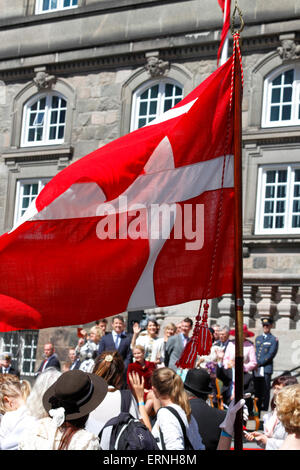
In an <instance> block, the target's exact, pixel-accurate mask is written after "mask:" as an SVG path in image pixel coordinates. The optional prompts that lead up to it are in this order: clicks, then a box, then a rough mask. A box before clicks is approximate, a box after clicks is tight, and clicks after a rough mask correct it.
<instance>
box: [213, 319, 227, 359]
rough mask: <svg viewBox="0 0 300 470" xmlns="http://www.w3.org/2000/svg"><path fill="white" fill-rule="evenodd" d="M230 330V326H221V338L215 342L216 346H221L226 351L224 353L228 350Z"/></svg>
mask: <svg viewBox="0 0 300 470" xmlns="http://www.w3.org/2000/svg"><path fill="white" fill-rule="evenodd" d="M229 331H230V330H229V328H228V326H223V327H221V328H220V330H219V339H218V341H216V342H215V343H214V345H215V346H220V347H221V348H222V350H223V351H224V353H225V351H226V348H227V346H228V343H230V339H229V336H230V334H229Z"/></svg>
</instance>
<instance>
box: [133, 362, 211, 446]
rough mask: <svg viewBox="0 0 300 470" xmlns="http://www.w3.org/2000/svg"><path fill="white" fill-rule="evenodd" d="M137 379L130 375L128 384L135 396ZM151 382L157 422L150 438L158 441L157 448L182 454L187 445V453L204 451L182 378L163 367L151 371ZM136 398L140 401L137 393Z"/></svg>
mask: <svg viewBox="0 0 300 470" xmlns="http://www.w3.org/2000/svg"><path fill="white" fill-rule="evenodd" d="M136 378H137V376H136V375H135V373H134V372H133V373H132V374H131V375H130V380H131V383H132V387H133V388H134V389H135V390H136V391H137V392H138V389H137V388H136V384H137V381H136ZM138 382H139V381H138ZM151 382H152V390H153V393H154V397H155V399H154V408H155V410H157V414H156V418H157V419H156V422H155V424H154V426H153V428H152V434H153V436H154V437H155V439H156V440H157V442H158V446H159V448H160V449H163V450H165V449H166V450H183V449H186V448H187V445H189V446H190V447H188V448H190V449H191V448H193V449H194V450H202V449H204V445H203V443H202V439H201V436H200V434H199V431H198V425H197V422H196V420H195V418H194V417H193V416H192V414H191V407H190V404H189V399H188V396H187V394H186V392H185V390H184V387H183V382H182V379H181V377H180V376H179V375H177V374H176V372H174V371H173V370H172V369H169V368H167V367H162V368H160V369H156V370H154V372H153V374H152V379H151ZM137 396H138V397H140V395H139V394H138V393H137ZM140 404H141V402H140V401H139V405H140ZM140 410H141V408H140ZM173 413H175V414H173ZM181 422H182V424H181ZM145 424H146V422H145ZM148 427H149V423H148ZM149 428H150V427H149ZM185 434H186V438H185ZM188 441H189V442H188Z"/></svg>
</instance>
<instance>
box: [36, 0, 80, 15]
mask: <svg viewBox="0 0 300 470" xmlns="http://www.w3.org/2000/svg"><path fill="white" fill-rule="evenodd" d="M77 6H78V0H37V2H36V10H35V12H36V13H37V14H39V13H47V12H51V11H58V10H65V9H68V8H76V7H77Z"/></svg>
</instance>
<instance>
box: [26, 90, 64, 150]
mask: <svg viewBox="0 0 300 470" xmlns="http://www.w3.org/2000/svg"><path fill="white" fill-rule="evenodd" d="M66 111H67V101H66V99H65V98H64V97H63V96H62V95H59V94H57V93H48V94H43V95H38V96H35V97H34V98H33V99H31V100H29V101H28V102H27V103H26V104H25V106H24V113H23V129H22V139H21V143H22V146H24V147H25V146H34V145H54V144H61V143H63V142H64V134H65V126H66Z"/></svg>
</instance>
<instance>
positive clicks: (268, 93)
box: [262, 66, 300, 127]
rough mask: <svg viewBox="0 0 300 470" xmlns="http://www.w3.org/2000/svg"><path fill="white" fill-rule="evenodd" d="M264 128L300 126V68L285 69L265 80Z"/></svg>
mask: <svg viewBox="0 0 300 470" xmlns="http://www.w3.org/2000/svg"><path fill="white" fill-rule="evenodd" d="M264 91H265V94H264V107H263V113H262V127H279V126H293V125H299V124H300V67H299V68H291V66H289V67H285V69H284V70H282V69H281V71H280V73H278V71H277V72H275V73H273V74H272V75H270V76H269V77H268V78H267V79H266V80H265V90H264Z"/></svg>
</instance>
